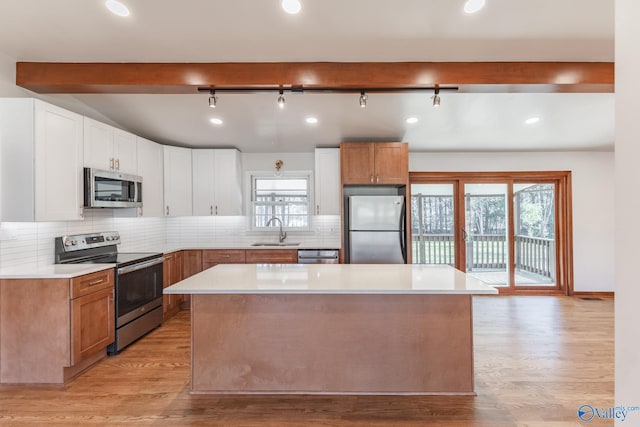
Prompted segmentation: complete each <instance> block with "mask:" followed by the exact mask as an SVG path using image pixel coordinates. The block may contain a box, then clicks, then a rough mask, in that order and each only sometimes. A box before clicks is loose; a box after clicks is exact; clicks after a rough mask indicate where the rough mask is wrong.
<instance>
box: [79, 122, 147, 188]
mask: <svg viewBox="0 0 640 427" xmlns="http://www.w3.org/2000/svg"><path fill="white" fill-rule="evenodd" d="M136 147H137V144H136V136H135V135H133V134H131V133H129V132H125V131H123V130H121V129H117V128H114V127H113V126H109V125H107V124H104V123H101V122H98V121H96V120H93V119H90V118H88V117H85V118H84V166H85V167H88V168H96V169H102V170H110V171H114V172H122V173H127V174H131V175H136V174H138V165H137V148H136Z"/></svg>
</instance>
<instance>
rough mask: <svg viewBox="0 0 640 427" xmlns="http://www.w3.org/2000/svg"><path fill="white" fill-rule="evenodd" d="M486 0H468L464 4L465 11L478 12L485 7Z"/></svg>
mask: <svg viewBox="0 0 640 427" xmlns="http://www.w3.org/2000/svg"><path fill="white" fill-rule="evenodd" d="M484 2H485V0H467V2H466V3H465V4H464V11H465V12H467V13H476V12H477V11H479V10H480V9H482V8H483V7H484Z"/></svg>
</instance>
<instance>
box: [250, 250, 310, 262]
mask: <svg viewBox="0 0 640 427" xmlns="http://www.w3.org/2000/svg"><path fill="white" fill-rule="evenodd" d="M245 261H246V263H247V264H262V263H265V264H295V263H297V262H298V250H297V249H247V250H246V251H245Z"/></svg>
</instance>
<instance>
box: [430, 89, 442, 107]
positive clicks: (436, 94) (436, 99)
mask: <svg viewBox="0 0 640 427" xmlns="http://www.w3.org/2000/svg"><path fill="white" fill-rule="evenodd" d="M439 93H440V89H438V88H435V90H434V95H433V96H432V97H431V98H433V106H434V107H435V108H438V107H439V106H440V95H439Z"/></svg>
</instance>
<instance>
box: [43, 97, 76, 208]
mask: <svg viewBox="0 0 640 427" xmlns="http://www.w3.org/2000/svg"><path fill="white" fill-rule="evenodd" d="M82 133H83V122H82V116H80V115H78V114H75V113H72V112H70V111H67V110H64V109H62V108H59V107H56V106H53V105H50V104H47V103H44V102H41V101H38V100H36V102H35V171H36V173H35V175H36V185H35V219H36V221H64V220H74V219H82V216H83V208H82V206H83V193H82V188H83V166H82V165H83V161H84V159H83V151H84V150H83V142H82V140H83V138H82Z"/></svg>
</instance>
